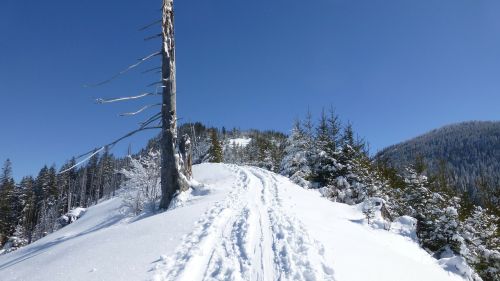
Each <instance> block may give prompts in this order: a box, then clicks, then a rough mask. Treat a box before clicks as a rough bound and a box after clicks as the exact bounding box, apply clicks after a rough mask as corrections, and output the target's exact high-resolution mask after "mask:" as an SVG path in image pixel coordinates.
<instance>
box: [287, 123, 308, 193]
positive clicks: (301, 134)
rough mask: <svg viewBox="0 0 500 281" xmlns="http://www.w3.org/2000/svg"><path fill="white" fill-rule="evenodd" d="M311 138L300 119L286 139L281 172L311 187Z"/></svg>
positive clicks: (300, 183) (304, 185) (296, 181)
mask: <svg viewBox="0 0 500 281" xmlns="http://www.w3.org/2000/svg"><path fill="white" fill-rule="evenodd" d="M308 149H309V138H308V136H307V133H306V131H305V130H304V128H303V127H302V125H301V123H300V121H296V122H295V124H294V126H293V129H292V133H291V134H290V136H289V137H288V139H287V141H286V146H285V149H284V156H283V160H282V161H281V165H280V166H281V168H280V170H281V174H282V175H284V176H287V177H289V178H290V179H291V180H292V181H294V182H295V183H296V184H298V185H300V186H302V187H309V186H310V182H309V180H310V179H311V167H310V164H311V163H312V161H311V160H310V151H308Z"/></svg>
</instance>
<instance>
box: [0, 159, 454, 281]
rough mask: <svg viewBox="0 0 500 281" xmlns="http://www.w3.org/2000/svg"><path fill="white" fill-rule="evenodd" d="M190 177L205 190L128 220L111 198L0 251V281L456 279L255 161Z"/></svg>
mask: <svg viewBox="0 0 500 281" xmlns="http://www.w3.org/2000/svg"><path fill="white" fill-rule="evenodd" d="M194 176H195V179H196V180H197V181H198V182H200V183H202V184H204V187H203V188H199V189H196V190H190V191H188V192H186V193H184V194H182V196H180V197H179V200H177V202H176V205H175V206H176V207H174V208H172V209H170V210H169V211H166V212H162V213H158V214H154V215H149V216H141V217H139V218H137V217H135V218H134V217H132V216H130V215H128V213H127V208H126V207H124V205H123V202H122V199H120V198H119V197H117V198H114V199H111V200H107V201H104V202H102V203H100V204H98V205H96V206H93V207H91V208H88V210H87V211H86V212H85V214H84V215H83V216H82V217H81V218H80V219H79V220H77V221H76V222H74V223H72V224H70V225H68V226H67V227H65V228H63V229H61V230H59V231H57V232H55V233H52V234H50V235H48V236H46V237H44V238H43V239H41V240H38V241H36V242H35V243H33V244H31V245H29V246H27V247H24V248H22V249H20V250H18V251H15V252H13V253H10V254H6V255H3V256H0V280H2V281H10V280H30V281H36V280H47V281H58V280H61V281H69V280H85V281H87V280H155V281H165V280H189V281H197V280H264V281H268V280H269V281H273V280H307V281H312V280H336V281H365V280H370V281H376V280H381V281H406V280H408V281H410V280H415V281H422V280H425V281H432V280H436V281H446V280H460V281H463V279H462V278H461V277H459V276H458V275H456V274H453V273H450V272H448V271H445V270H444V269H443V268H441V267H440V266H439V264H438V262H437V261H436V260H435V259H433V258H432V257H431V256H430V255H429V254H427V253H426V252H425V251H424V250H422V249H421V248H420V247H419V246H418V244H416V243H415V242H414V241H413V240H412V239H411V238H410V237H411V236H412V234H410V233H407V232H406V233H405V231H401V232H403V233H404V235H400V234H398V233H395V232H391V231H386V230H383V229H374V228H372V227H370V226H368V225H367V224H366V222H365V219H364V215H363V213H362V212H361V210H360V208H359V206H348V205H344V204H338V203H332V202H331V201H328V200H326V199H325V198H323V197H321V195H320V193H319V192H318V191H315V190H306V189H303V188H301V187H299V186H297V185H295V184H293V183H292V182H290V181H289V180H288V179H286V178H284V177H281V176H278V175H276V174H273V173H271V172H267V171H265V170H262V169H258V168H253V167H239V166H235V165H225V164H202V165H197V166H195V167H194ZM409 223H411V222H410V221H408V220H401V221H399V225H400V227H399V229H404V227H402V225H407V224H409ZM408 236H410V237H408Z"/></svg>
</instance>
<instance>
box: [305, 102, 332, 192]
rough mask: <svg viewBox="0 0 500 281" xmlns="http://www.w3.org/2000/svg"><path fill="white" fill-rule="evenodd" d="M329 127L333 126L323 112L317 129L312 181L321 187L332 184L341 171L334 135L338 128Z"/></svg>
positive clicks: (313, 152)
mask: <svg viewBox="0 0 500 281" xmlns="http://www.w3.org/2000/svg"><path fill="white" fill-rule="evenodd" d="M330 122H335V121H330ZM329 125H332V124H329V120H328V118H327V117H326V114H325V111H324V110H323V112H322V114H321V118H320V120H319V124H318V127H317V128H316V137H315V140H314V144H315V145H314V149H313V151H312V156H311V159H312V162H313V163H314V165H313V166H312V179H313V180H314V182H316V183H318V184H319V186H328V185H330V184H332V180H333V179H334V175H335V173H336V172H337V171H338V170H339V165H338V164H337V159H336V158H337V157H338V155H337V152H336V150H335V149H336V144H335V136H334V135H333V134H334V130H336V128H332V127H331V126H329Z"/></svg>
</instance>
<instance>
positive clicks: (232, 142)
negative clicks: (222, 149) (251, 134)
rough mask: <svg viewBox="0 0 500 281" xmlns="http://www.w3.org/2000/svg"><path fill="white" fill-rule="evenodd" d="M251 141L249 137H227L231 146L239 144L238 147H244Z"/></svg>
mask: <svg viewBox="0 0 500 281" xmlns="http://www.w3.org/2000/svg"><path fill="white" fill-rule="evenodd" d="M251 141H252V139H251V138H235V139H229V145H230V146H233V145H236V146H240V147H246V146H247V145H248V144H249V143H250V142H251Z"/></svg>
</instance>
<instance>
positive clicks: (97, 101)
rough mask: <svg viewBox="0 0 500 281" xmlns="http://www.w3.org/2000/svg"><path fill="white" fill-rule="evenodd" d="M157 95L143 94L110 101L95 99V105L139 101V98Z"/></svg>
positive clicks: (155, 94)
mask: <svg viewBox="0 0 500 281" xmlns="http://www.w3.org/2000/svg"><path fill="white" fill-rule="evenodd" d="M157 95H159V94H158V93H144V94H140V95H137V96H130V97H121V98H111V99H102V98H99V99H96V103H98V104H103V103H112V102H117V101H126V100H134V99H140V98H143V97H147V96H157Z"/></svg>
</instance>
